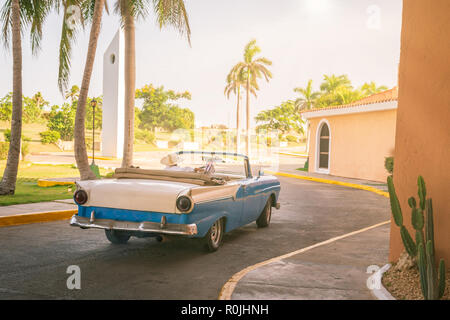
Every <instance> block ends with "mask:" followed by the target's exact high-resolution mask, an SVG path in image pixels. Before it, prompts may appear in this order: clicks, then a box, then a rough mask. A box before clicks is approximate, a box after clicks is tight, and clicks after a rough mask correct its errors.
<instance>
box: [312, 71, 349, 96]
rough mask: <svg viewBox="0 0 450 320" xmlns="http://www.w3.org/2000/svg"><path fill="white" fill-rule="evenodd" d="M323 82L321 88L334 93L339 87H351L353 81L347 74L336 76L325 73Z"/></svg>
mask: <svg viewBox="0 0 450 320" xmlns="http://www.w3.org/2000/svg"><path fill="white" fill-rule="evenodd" d="M323 78H324V79H323V80H324V81H323V82H322V84H321V85H320V90H321V91H323V92H326V93H333V92H334V91H335V90H336V89H337V88H340V87H344V88H348V89H351V88H353V87H352V84H351V81H350V80H349V79H348V77H347V75H345V74H343V75H340V76H335V75H334V74H332V75H331V76H328V75H326V74H325V75H324V76H323Z"/></svg>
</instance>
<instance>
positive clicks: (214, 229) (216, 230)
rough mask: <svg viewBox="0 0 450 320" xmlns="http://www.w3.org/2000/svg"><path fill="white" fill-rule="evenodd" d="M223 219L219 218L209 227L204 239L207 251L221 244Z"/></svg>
mask: <svg viewBox="0 0 450 320" xmlns="http://www.w3.org/2000/svg"><path fill="white" fill-rule="evenodd" d="M224 226H225V224H224V220H223V219H219V220H217V221H216V222H214V224H213V225H212V226H211V228H209V230H208V233H207V234H206V236H205V238H204V241H205V247H206V249H207V250H208V251H209V252H214V251H216V250H217V249H219V247H220V245H221V244H222V239H223V234H224V229H225V228H224Z"/></svg>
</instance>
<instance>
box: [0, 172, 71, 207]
mask: <svg viewBox="0 0 450 320" xmlns="http://www.w3.org/2000/svg"><path fill="white" fill-rule="evenodd" d="M37 180H38V179H26V178H19V179H18V180H17V184H16V193H15V194H14V195H12V196H0V206H9V205H12V204H23V203H34V202H44V201H53V200H60V199H70V198H72V196H73V190H74V188H73V187H72V186H55V187H46V188H42V187H38V185H37Z"/></svg>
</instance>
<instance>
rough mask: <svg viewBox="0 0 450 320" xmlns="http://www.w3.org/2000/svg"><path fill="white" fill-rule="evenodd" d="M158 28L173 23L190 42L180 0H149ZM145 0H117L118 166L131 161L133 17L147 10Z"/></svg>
mask: <svg viewBox="0 0 450 320" xmlns="http://www.w3.org/2000/svg"><path fill="white" fill-rule="evenodd" d="M152 1H153V10H154V12H155V15H156V19H157V22H158V24H159V28H160V29H162V28H163V27H165V26H174V27H175V28H176V29H177V30H178V31H179V32H180V33H181V34H186V36H187V39H188V42H189V44H190V35H191V29H190V26H189V19H188V15H187V12H186V8H185V6H184V0H152ZM147 6H148V4H147V1H145V0H118V1H117V2H116V7H115V9H116V12H117V13H119V14H120V16H121V20H122V27H123V29H124V35H125V57H124V62H125V132H124V135H125V136H124V146H123V159H122V167H130V166H131V165H132V164H133V142H134V118H135V116H134V112H135V105H134V102H135V95H136V85H135V82H136V50H135V20H136V19H138V18H139V17H143V18H145V17H146V16H147V13H148V7H147Z"/></svg>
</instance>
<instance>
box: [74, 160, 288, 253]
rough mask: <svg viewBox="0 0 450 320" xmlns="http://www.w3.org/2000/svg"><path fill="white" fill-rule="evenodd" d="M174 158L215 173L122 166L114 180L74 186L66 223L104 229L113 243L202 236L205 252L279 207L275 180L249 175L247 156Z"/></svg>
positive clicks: (260, 174)
mask: <svg viewBox="0 0 450 320" xmlns="http://www.w3.org/2000/svg"><path fill="white" fill-rule="evenodd" d="M174 154H176V155H177V156H178V157H187V158H189V159H190V161H191V162H192V163H194V164H195V165H205V163H208V164H211V163H213V164H214V173H205V172H204V171H203V172H202V170H199V172H194V169H193V168H192V170H191V168H190V167H188V168H185V169H183V168H180V169H181V170H167V169H164V170H148V169H140V168H126V169H116V171H115V174H114V179H103V180H90V181H80V182H77V190H76V191H75V193H74V200H75V202H76V203H77V204H78V214H76V215H74V216H73V217H72V219H71V221H70V224H71V225H72V226H79V227H81V228H82V229H85V228H99V229H104V230H105V233H106V237H107V238H108V240H109V241H111V242H112V243H114V244H117V243H126V242H127V241H128V240H129V238H130V237H131V236H136V237H152V236H153V237H155V236H156V237H159V239H161V236H162V235H179V236H186V237H191V238H203V241H204V242H205V245H206V248H207V249H208V250H209V251H215V250H217V249H218V248H219V246H220V244H221V242H222V238H223V234H224V233H225V232H228V231H231V230H233V229H236V228H238V227H241V226H243V225H246V224H248V223H251V222H253V221H256V224H257V226H258V227H261V228H262V227H267V226H268V225H269V223H270V218H271V214H272V207H275V208H277V209H278V208H279V207H280V205H279V203H278V195H279V193H280V183H279V181H278V179H277V178H276V177H274V176H268V175H264V174H263V172H262V170H260V171H259V172H258V174H257V175H256V176H253V175H252V171H251V169H250V163H249V159H248V157H247V156H244V155H240V154H236V153H219V152H206V151H179V152H177V153H174ZM194 158H195V159H198V158H200V159H199V160H194ZM183 164H184V163H183ZM203 168H204V167H203ZM196 171H197V170H196Z"/></svg>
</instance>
